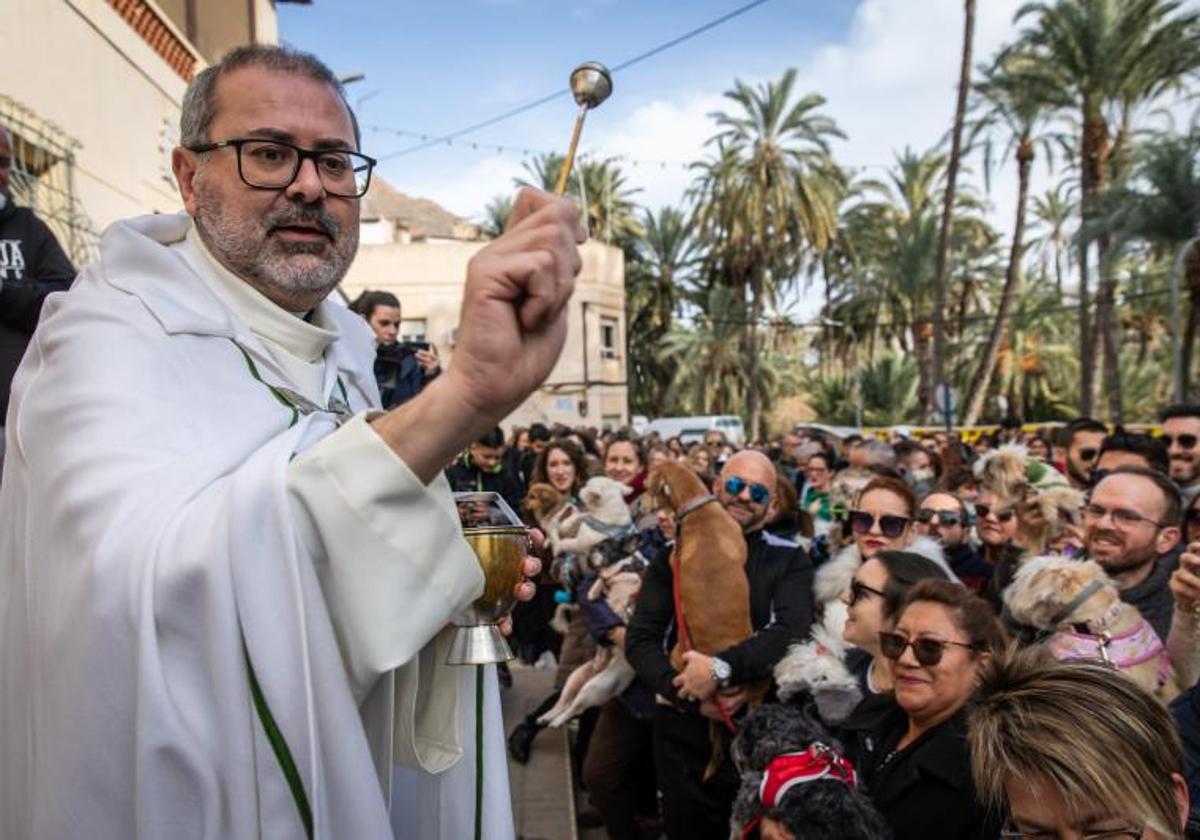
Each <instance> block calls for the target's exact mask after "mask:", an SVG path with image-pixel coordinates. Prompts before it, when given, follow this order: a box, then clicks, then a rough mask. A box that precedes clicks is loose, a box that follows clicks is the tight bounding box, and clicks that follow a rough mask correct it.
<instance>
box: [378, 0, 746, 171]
mask: <svg viewBox="0 0 1200 840" xmlns="http://www.w3.org/2000/svg"><path fill="white" fill-rule="evenodd" d="M768 2H770V0H752V2H749V3H745V4H743V5H741V6H738V7H737V8H736V9H733V10H732V11H729V12H726V13H725V14H723V15H721V16H720V17H717V18H714V19H713V20H710V21H708V22H707V23H704V24H702V25H700V26H698V27H696V28H695V29H691V30H689V31H687V32H685V33H683V34H682V35H679V36H677V37H675V38H672V39H671V40H669V41H666V42H664V43H662V44H659V45H658V46H656V47H652V48H650V49H648V50H646V51H645V52H643V53H640V54H638V55H635V56H634V57H633V58H630V59H627V60H625V61H622V62H621V63H620V64H616V65H614V66H612V67H610V68H609V72H610V73H618V72H620V71H622V70H625V69H628V68H629V67H632V66H634V65H635V64H638V63H640V62H642V61H645V60H646V59H648V58H652V57H653V56H656V55H658V54H659V53H662V52H664V51H666V50H669V49H671V48H672V47H676V46H678V45H679V44H682V43H684V42H685V41H689V40H691V39H692V38H695V37H696V36H697V35H702V34H703V33H705V32H708V31H709V30H710V29H714V28H715V27H717V26H720V25H721V24H723V23H726V22H727V21H730V20H733V19H734V18H735V17H738V16H739V15H744V14H745V13H746V12H749V11H751V10H752V9H754V8H756V7H758V6H761V5H763V4H764V3H768ZM566 95H567V91H566V89H559V90H556V91H555V92H553V93H548V94H546V95H545V96H541V97H538V98H537V99H534V100H533V101H532V102H526V103H525V104H524V105H519V106H517V107H516V108H512V109H510V110H508V111H505V112H504V113H502V114H497V115H496V116H494V117H489V118H488V119H486V120H481V121H480V122H477V123H473V124H471V125H468V126H466V127H465V128H460V129H458V130H457V131H452V132H450V133H449V134H443V135H440V136H437V137H431V138H430V139H428V140H426V141H424V142H421V143H417V144H415V145H412V146H409V147H408V148H406V149H399V150H397V151H395V152H391V153H390V154H386V155H383V156H382V157H380V158H379V160H380V161H381V162H382V161H385V160H391V159H393V158H397V157H402V156H404V155H410V154H412V153H414V152H419V151H421V150H422V149H428V148H429V147H431V146H437V145H440V144H443V143H447V142H450V141H452V140H454V139H456V138H458V137H462V136H463V135H465V134H471V133H473V132H476V131H479V130H480V129H482V128H487V127H488V126H491V125H495V124H496V123H499V122H503V121H504V120H507V119H511V118H513V117H515V116H519V115H520V114H524V113H525V112H526V111H532V110H533V109H534V108H539V107H541V106H542V105H545V104H546V103H547V102H553V101H554V100H555V99H558V98H560V97H562V96H566Z"/></svg>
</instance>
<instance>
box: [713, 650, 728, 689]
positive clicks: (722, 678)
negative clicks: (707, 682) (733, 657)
mask: <svg viewBox="0 0 1200 840" xmlns="http://www.w3.org/2000/svg"><path fill="white" fill-rule="evenodd" d="M732 676H733V668H731V667H729V663H728V662H726V661H725V660H724V659H718V658H717V657H715V656H714V657H713V658H712V678H713V682H715V683H716V684H717V685H718V686H720V687H721V688H724V687H725V686H727V685H728V684H729V678H730V677H732Z"/></svg>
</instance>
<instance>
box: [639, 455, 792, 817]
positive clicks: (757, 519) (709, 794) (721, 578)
mask: <svg viewBox="0 0 1200 840" xmlns="http://www.w3.org/2000/svg"><path fill="white" fill-rule="evenodd" d="M685 470H686V468H685V467H681V466H680V465H676V464H670V463H667V464H662V465H660V466H659V467H658V468H656V471H655V472H653V473H651V476H650V479H649V480H648V482H647V492H648V493H649V494H651V498H652V499H653V500H654V502H655V504H657V505H659V506H661V507H664V508H667V509H668V510H671V511H673V512H674V515H675V518H676V520H677V522H678V523H679V527H678V533H677V539H676V543H675V546H674V547H673V550H672V551H670V552H667V553H666V554H665V556H659V557H657V558H655V559H653V560H652V561H651V563H650V566H649V568H648V569H647V571H646V576H645V578H644V580H643V582H642V589H641V592H640V593H639V595H638V601H637V608H636V609H635V611H634V615H633V618H632V620H631V621H630V624H629V629H628V631H627V634H626V645H625V652H626V657H627V658H628V660H629V663H630V664H631V665H633V667H634V669H635V670H636V671H637V673H638V676H639V677H640V678H641V679H642V681H643V682H644V683H645V684H646V685H648V686H649V687H650V688H651V689H652V690H653V691H654V692H655V693H656V694H657V695H658V696H659V698H660V706H659V707H658V709H657V713H656V716H655V720H654V740H655V761H656V773H657V776H658V779H657V781H658V786H659V790H661V791H662V793H663V812H664V820H665V823H666V829H667V835H668V836H669V837H672V838H675V837H681V838H682V837H687V838H692V837H699V838H703V837H718V836H722V837H723V836H727V834H728V831H729V817H730V809H731V806H732V802H733V799H734V796H735V794H736V792H737V788H738V783H739V776H738V773H737V770H736V769H735V768H734V766H733V763H732V761H731V760H730V759H729V756H728V750H727V746H728V742H729V740H730V739H731V737H732V729H733V728H736V725H737V720H738V718H739V715H740V713H741V710H742V707H744V706H745V705H746V704H747V703H748V702H749V701H750V700H751V698H753V697H758V696H761V694H762V693H763V691H764V690H765V688H766V686H768V685H769V680H770V678H771V674H772V669H773V668H774V665H775V663H777V662H778V661H779V660H780V659H781V658H782V657H783V655H784V654H785V653H786V650H787V646H788V644H790V643H791V642H793V641H796V640H799V639H803V638H804V637H806V636H807V635H808V632H809V627H810V625H811V623H812V564H811V563H810V562H809V559H808V557H807V555H806V554H805V553H804V551H803V550H802V549H801V548H800V547H799V546H797V545H796V544H795V543H792V542H790V541H787V540H782V539H780V538H777V537H775V536H773V535H771V534H769V533H767V532H766V531H764V530H763V525H764V524H765V523H766V521H767V520H768V519H769V517H770V514H771V513H772V512H773V511H774V509H775V502H774V489H775V468H774V465H773V464H772V463H771V462H770V460H769V459H768V458H767V457H766V456H765V455H763V454H762V453H759V452H754V451H746V452H740V453H738V454H736V455H734V456H733V457H732V458H730V459H729V461H728V462H727V463H726V464H725V467H724V469H723V470H722V471H721V475H720V476H719V477H718V479H717V485H716V487H715V488H714V492H712V493H711V494H710V492H709V489H708V488H707V487H705V486H704V484H703V482H701V481H700V480H699V478H698V477H696V476H695V475H694V474H692V473H690V472H686V471H685ZM714 733H715V734H716V740H717V746H718V747H719V749H718V750H716V751H714V748H713V747H714V744H713V735H714ZM714 757H716V758H717V759H719V760H718V761H717V762H716V763H714V761H713V759H714Z"/></svg>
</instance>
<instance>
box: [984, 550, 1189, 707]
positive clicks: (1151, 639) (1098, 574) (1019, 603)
mask: <svg viewBox="0 0 1200 840" xmlns="http://www.w3.org/2000/svg"><path fill="white" fill-rule="evenodd" d="M1004 603H1005V604H1006V605H1007V606H1008V610H1009V612H1010V613H1011V614H1012V616H1013V618H1014V619H1016V620H1017V621H1018V622H1020V623H1021V624H1024V625H1026V626H1028V627H1033V628H1036V629H1037V630H1040V631H1042V633H1043V634H1044V642H1045V644H1046V646H1047V648H1048V650H1049V651H1050V653H1051V654H1052V655H1053V656H1054V658H1055V659H1058V660H1059V661H1062V662H1071V661H1077V660H1097V661H1101V662H1105V663H1107V664H1109V665H1112V666H1113V667H1114V668H1116V669H1118V670H1120V671H1121V672H1122V673H1124V674H1125V675H1127V676H1128V677H1130V678H1131V679H1133V680H1134V681H1135V682H1137V683H1138V684H1139V685H1141V686H1142V687H1143V688H1145V689H1146V690H1147V691H1150V692H1152V693H1154V694H1156V695H1157V696H1158V697H1159V698H1160V699H1161V700H1163V701H1164V702H1168V701H1170V700H1171V699H1172V698H1173V697H1175V696H1176V695H1177V694H1179V691H1180V686H1179V684H1178V679H1177V677H1176V674H1175V670H1174V668H1172V667H1171V664H1170V661H1169V660H1168V658H1167V652H1166V650H1165V649H1164V646H1163V642H1162V640H1161V639H1160V638H1159V637H1158V634H1157V633H1155V632H1154V629H1153V628H1152V627H1151V626H1150V624H1149V622H1147V621H1146V619H1145V618H1143V617H1142V614H1141V613H1140V612H1138V609H1137V607H1135V606H1133V605H1132V604H1126V603H1125V602H1124V601H1122V600H1121V593H1120V591H1119V590H1118V589H1117V585H1116V583H1114V582H1113V580H1112V578H1110V577H1109V576H1108V575H1107V574H1105V572H1104V569H1102V568H1101V567H1100V565H1099V564H1097V563H1096V562H1094V561H1092V560H1076V559H1072V558H1070V557H1062V556H1059V555H1048V556H1044V557H1034V558H1032V559H1030V560H1026V561H1025V562H1024V563H1022V564H1021V567H1020V568H1019V569H1018V570H1017V573H1016V575H1015V577H1014V578H1013V581H1012V583H1011V584H1009V586H1008V588H1007V589H1005V590H1004Z"/></svg>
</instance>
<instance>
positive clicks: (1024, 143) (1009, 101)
mask: <svg viewBox="0 0 1200 840" xmlns="http://www.w3.org/2000/svg"><path fill="white" fill-rule="evenodd" d="M1047 81H1048V80H1047V78H1046V77H1045V76H1044V75H1042V74H1041V73H1040V72H1039V70H1038V66H1037V63H1036V62H1034V61H1031V60H1030V58H1029V56H1028V55H1025V54H1023V53H1021V52H1007V53H1002V54H1001V55H1000V57H999V58H998V59H997V60H996V62H995V64H993V66H992V67H991V68H989V69H987V70H985V71H984V78H983V81H982V82H980V84H979V85H978V88H977V90H978V92H979V95H980V96H981V97H982V98H983V100H984V102H985V103H986V108H987V110H986V111H985V113H984V115H983V117H982V119H981V121H980V122H981V123H982V124H984V125H996V124H1000V125H1002V126H1003V127H1004V129H1005V131H1006V132H1007V133H1008V134H1009V142H1008V145H1009V147H1010V148H1012V150H1013V156H1014V158H1015V159H1016V162H1017V211H1016V221H1015V223H1014V225H1013V235H1012V245H1011V249H1010V251H1009V257H1008V271H1007V273H1006V275H1005V279H1004V291H1003V292H1001V293H1000V305H999V309H998V311H997V312H996V319H995V321H994V322H993V323H992V328H991V333H990V335H989V336H988V340H987V345H986V347H985V349H984V351H983V358H982V359H981V360H980V363H979V367H978V368H977V369H976V372H975V376H974V377H973V378H972V380H971V387H970V390H969V391H968V397H967V401H966V408H965V410H964V411H963V425H965V426H973V425H974V424H975V422H976V421H977V420H978V419H979V414H980V412H981V411H982V410H983V404H984V400H985V399H986V397H987V393H988V387H989V386H990V385H991V380H992V372H993V370H994V369H995V366H996V357H997V355H998V354H999V352H1000V343H1001V341H1002V339H1003V337H1004V332H1005V330H1006V328H1007V326H1008V313H1009V310H1010V309H1011V308H1012V304H1013V300H1014V299H1015V298H1016V296H1017V294H1018V289H1019V287H1020V283H1021V262H1022V259H1023V256H1024V248H1025V242H1024V236H1025V206H1026V204H1027V202H1028V197H1029V172H1030V169H1031V168H1032V166H1033V160H1034V154H1035V140H1036V139H1037V137H1036V134H1037V132H1038V130H1039V128H1040V127H1041V124H1042V123H1043V121H1044V120H1045V119H1046V118H1047V117H1048V116H1049V108H1048V107H1047V105H1046V100H1047V92H1046V91H1045V89H1044V86H1045V85H1046V83H1047Z"/></svg>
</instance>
